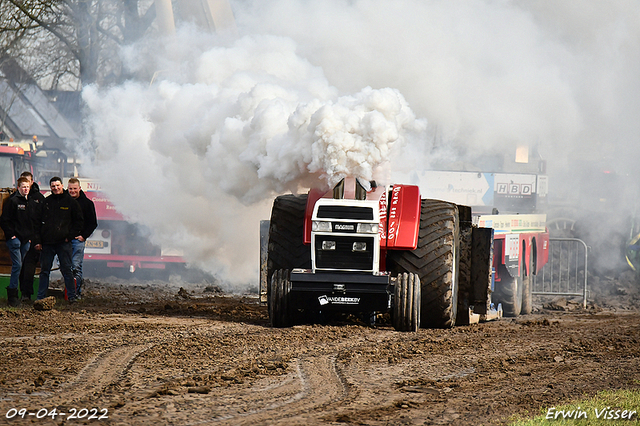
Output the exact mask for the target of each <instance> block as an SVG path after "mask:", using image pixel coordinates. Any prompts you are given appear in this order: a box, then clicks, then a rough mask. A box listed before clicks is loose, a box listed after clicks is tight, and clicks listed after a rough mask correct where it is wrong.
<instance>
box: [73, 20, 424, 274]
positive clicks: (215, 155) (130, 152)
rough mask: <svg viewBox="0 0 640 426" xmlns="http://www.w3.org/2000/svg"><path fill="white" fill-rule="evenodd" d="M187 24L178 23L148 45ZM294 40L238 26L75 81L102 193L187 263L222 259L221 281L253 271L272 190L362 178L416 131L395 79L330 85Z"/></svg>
mask: <svg viewBox="0 0 640 426" xmlns="http://www.w3.org/2000/svg"><path fill="white" fill-rule="evenodd" d="M195 35H196V34H194V33H193V32H192V30H191V29H184V31H180V32H179V33H178V35H177V36H176V38H174V39H171V40H168V41H167V42H168V43H169V46H163V47H160V46H156V48H157V49H158V50H155V52H158V51H162V52H164V53H167V52H171V51H172V48H173V47H175V46H180V45H188V44H189V43H191V39H192V38H193V37H194V36H195ZM212 40H214V39H212ZM178 50H179V49H177V48H176V49H175V51H178ZM295 50H296V46H295V43H293V42H292V40H291V39H288V38H283V37H274V36H260V37H258V36H245V37H242V38H240V39H238V40H235V41H233V42H231V43H230V44H229V45H228V46H215V45H214V46H209V47H208V48H207V49H205V50H202V51H195V50H194V51H192V52H190V53H191V54H192V55H193V56H192V57H188V58H184V57H183V55H177V57H175V58H174V60H173V61H171V59H170V58H169V55H168V54H163V55H162V56H161V57H162V60H161V61H155V63H157V64H158V66H160V65H161V66H162V68H161V70H162V71H161V72H160V73H157V74H156V76H155V81H154V82H153V83H152V84H149V82H129V83H127V84H125V85H123V86H121V87H112V88H108V89H104V90H99V89H97V88H95V87H88V88H87V89H85V91H84V99H85V101H86V103H87V105H88V107H89V109H90V111H91V114H90V115H89V122H88V124H89V126H90V129H91V135H92V139H91V141H92V143H93V144H94V146H95V150H96V155H95V160H94V162H93V163H92V165H91V166H90V170H91V173H92V174H94V175H95V176H99V177H100V179H101V181H102V182H103V186H104V188H105V190H106V191H107V193H108V194H109V196H110V198H111V199H112V201H113V202H114V203H115V204H116V206H117V207H118V208H119V209H120V210H121V211H122V212H123V213H124V214H125V215H126V216H127V217H129V218H131V219H132V220H133V221H136V222H140V223H143V224H146V225H148V226H150V227H151V228H152V229H153V230H154V235H155V236H156V238H160V239H161V240H162V243H163V244H164V245H166V244H171V245H172V246H174V247H177V248H181V249H183V250H185V251H186V253H187V258H188V259H190V260H191V261H192V262H194V263H196V264H198V265H199V266H202V267H205V268H208V269H209V270H211V271H214V272H220V270H221V268H223V271H224V272H226V271H225V270H224V268H227V269H228V272H229V273H228V274H227V275H228V277H227V278H228V279H229V280H234V281H235V280H240V281H242V280H245V281H246V280H247V279H248V274H254V273H255V271H256V270H257V269H256V268H257V255H253V256H252V254H254V253H256V252H255V248H256V247H257V245H256V242H257V237H258V227H257V224H258V219H259V218H261V217H262V218H268V216H269V213H268V206H269V205H270V203H271V201H272V199H273V197H274V196H275V195H277V194H278V193H282V192H284V191H286V190H292V191H296V190H297V189H298V188H299V187H305V186H306V187H311V186H316V187H318V186H324V187H327V188H329V187H331V186H333V185H334V184H335V183H337V182H338V181H339V180H340V179H342V178H343V177H345V176H357V177H362V178H364V179H367V180H370V179H373V178H374V173H375V171H376V168H377V167H378V166H379V165H381V164H382V163H384V162H385V161H387V160H388V157H389V152H390V151H391V150H392V149H393V148H394V146H395V145H401V144H403V143H409V142H408V141H410V140H412V139H415V140H416V141H417V140H424V135H425V130H426V122H425V121H424V120H417V119H416V117H415V115H414V114H413V112H412V111H411V109H410V108H409V106H408V105H407V102H406V101H405V99H404V98H403V96H402V95H401V94H400V93H399V92H398V91H397V90H395V89H389V88H384V89H372V88H370V87H364V88H363V89H362V90H360V91H358V92H356V93H354V94H347V95H343V96H339V95H338V90H337V89H335V88H334V87H332V86H331V85H330V84H329V83H328V81H327V80H326V78H325V77H324V75H323V73H322V70H321V69H320V68H318V67H315V66H313V65H311V64H310V63H309V61H307V60H306V59H304V58H302V57H300V56H298V55H297V54H296V51H295ZM129 54H130V55H132V56H135V57H138V58H139V57H141V56H142V57H144V56H145V53H144V52H138V51H137V50H136V49H133V51H131V52H129ZM149 60H150V61H152V62H153V58H149ZM184 60H186V61H187V66H185V63H184V62H183V61H184ZM414 143H415V142H414ZM260 202H264V203H260ZM256 203H257V204H258V205H259V206H261V207H263V208H259V209H256V208H254V207H252V208H244V207H243V204H244V205H254V204H256ZM264 207H267V208H264ZM258 213H259V214H258ZM230 256H231V257H230ZM236 268H237V269H236Z"/></svg>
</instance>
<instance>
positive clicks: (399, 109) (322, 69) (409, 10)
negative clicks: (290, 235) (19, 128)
mask: <svg viewBox="0 0 640 426" xmlns="http://www.w3.org/2000/svg"><path fill="white" fill-rule="evenodd" d="M231 5H232V7H233V9H234V13H235V17H236V20H237V26H238V31H239V34H240V35H239V36H237V37H236V38H230V37H229V38H228V37H227V36H224V35H217V36H213V35H206V34H203V33H199V32H198V31H196V30H194V29H189V28H182V29H181V30H180V31H179V32H178V36H177V37H176V38H175V39H173V40H146V42H145V44H141V45H138V46H134V47H132V48H129V49H126V50H125V51H123V57H124V58H125V60H126V62H127V65H128V67H129V69H130V70H131V71H132V73H136V74H137V75H142V74H143V73H142V72H143V71H145V70H146V72H147V75H148V78H147V80H146V81H143V82H140V81H139V80H138V82H131V83H128V84H126V85H123V86H121V87H113V88H109V89H104V90H98V89H96V88H87V89H86V90H85V93H84V98H85V100H86V101H87V103H88V105H89V108H90V113H89V116H88V124H89V125H90V129H91V135H92V144H93V146H94V147H95V148H96V149H97V154H96V156H95V161H94V162H93V163H92V166H91V168H90V172H91V173H92V174H94V175H95V176H96V177H99V178H101V179H102V180H103V182H104V184H105V186H106V188H107V190H108V192H109V194H110V196H111V198H112V199H113V201H114V202H115V203H116V204H117V206H118V208H120V209H121V210H122V211H123V212H124V213H125V214H126V215H128V216H129V217H131V218H132V219H134V220H137V221H140V222H142V223H145V224H147V225H149V226H150V227H151V228H152V229H153V230H154V233H155V235H156V237H157V238H158V239H160V240H161V241H162V242H170V243H172V244H173V245H177V246H179V247H180V248H183V249H185V250H186V253H187V257H188V259H189V260H191V261H193V262H194V263H197V264H198V265H199V266H204V267H206V268H207V269H209V270H211V271H215V272H220V273H222V274H225V277H226V278H227V279H229V280H231V281H236V282H243V283H244V282H247V281H254V280H255V279H256V277H257V265H258V259H257V234H258V225H257V221H258V219H265V218H268V216H269V208H270V204H271V199H272V198H273V196H274V195H275V194H276V193H282V192H286V191H297V190H298V189H299V188H301V187H309V186H316V185H318V184H323V185H325V186H328V185H330V184H331V183H333V182H335V181H336V180H337V179H339V178H340V177H341V176H344V175H345V174H355V175H360V176H362V177H365V178H370V177H372V176H373V177H380V176H378V175H379V174H380V172H379V170H380V167H379V166H381V165H383V166H384V167H385V168H386V169H387V173H386V174H384V175H383V176H382V178H383V180H384V179H385V178H388V177H389V176H391V175H392V172H393V170H396V169H398V170H399V169H403V168H404V169H407V168H414V167H427V166H428V165H429V164H431V163H433V162H439V163H442V162H443V161H445V160H446V161H457V160H464V161H471V160H473V159H475V158H477V157H478V156H481V155H484V154H486V153H489V152H503V153H505V154H509V155H511V153H513V152H514V151H515V147H516V146H518V145H528V146H530V147H532V148H534V149H532V152H533V151H534V150H535V151H536V152H538V153H539V154H540V155H541V156H542V157H543V158H544V159H546V160H547V163H548V171H549V174H550V175H551V176H552V180H551V188H550V191H551V192H553V191H554V185H555V187H556V188H558V187H559V185H560V183H561V181H560V180H558V179H556V180H553V176H554V175H555V176H561V175H562V174H563V173H566V172H568V173H567V174H569V175H573V176H576V175H577V173H576V168H577V167H578V165H579V164H580V163H578V162H576V160H577V159H588V160H591V161H598V160H599V159H602V158H603V157H606V158H608V159H609V160H610V162H612V163H615V164H618V165H620V167H621V168H622V169H625V166H630V165H633V163H634V162H635V159H637V158H638V154H640V144H637V142H636V139H637V137H638V135H639V134H640V120H637V116H638V111H640V80H638V78H637V76H638V75H639V74H640V73H639V72H640V4H639V3H637V2H633V1H627V0H617V1H612V2H607V3H606V4H605V3H598V2H595V3H594V2H592V1H588V0H583V1H573V2H561V3H559V2H545V1H515V0H514V1H507V0H452V1H447V2H441V1H423V0H398V1H394V2H386V1H383V0H357V1H347V0H326V1H322V2H308V1H302V0H273V1H269V2H259V1H254V0H244V1H241V0H237V1H234V0H231ZM412 111H413V112H412ZM414 112H415V114H414ZM416 117H417V118H416ZM425 119H428V121H429V128H426V120H425ZM434 135H436V136H435V137H434ZM386 160H391V162H389V163H385V161H386ZM376 168H377V169H376ZM635 169H637V167H634V168H628V169H627V170H635ZM377 170H378V171H377ZM632 173H636V172H635V171H633V172H632ZM377 174H378V175H377ZM635 176H637V173H636V174H635ZM636 180H638V179H636Z"/></svg>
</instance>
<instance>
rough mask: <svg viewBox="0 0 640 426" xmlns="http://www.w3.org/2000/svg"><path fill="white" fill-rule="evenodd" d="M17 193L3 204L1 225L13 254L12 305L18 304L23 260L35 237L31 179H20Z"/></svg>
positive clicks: (10, 295) (9, 289) (11, 254)
mask: <svg viewBox="0 0 640 426" xmlns="http://www.w3.org/2000/svg"><path fill="white" fill-rule="evenodd" d="M17 183H18V191H17V192H16V193H15V194H16V195H14V196H11V197H9V198H8V199H7V200H6V201H5V202H4V204H3V206H2V216H0V226H1V227H2V230H3V231H4V236H5V240H6V243H7V248H8V249H9V255H10V256H11V278H9V287H7V300H8V302H9V305H10V306H18V304H19V303H20V299H18V278H19V277H20V270H21V269H22V260H23V259H24V256H25V254H27V251H28V250H29V245H30V243H31V239H32V238H33V233H34V232H33V231H34V222H33V216H32V214H31V211H30V209H29V201H28V200H27V197H28V195H29V188H30V185H29V180H28V179H27V178H24V177H21V178H20V179H18V182H17Z"/></svg>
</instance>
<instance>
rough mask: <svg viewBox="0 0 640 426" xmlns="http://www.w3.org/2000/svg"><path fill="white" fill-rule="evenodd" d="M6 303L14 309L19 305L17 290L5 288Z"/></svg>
mask: <svg viewBox="0 0 640 426" xmlns="http://www.w3.org/2000/svg"><path fill="white" fill-rule="evenodd" d="M7 301H8V302H9V306H13V307H14V308H15V307H16V306H18V305H20V299H19V298H18V289H17V288H8V287H7Z"/></svg>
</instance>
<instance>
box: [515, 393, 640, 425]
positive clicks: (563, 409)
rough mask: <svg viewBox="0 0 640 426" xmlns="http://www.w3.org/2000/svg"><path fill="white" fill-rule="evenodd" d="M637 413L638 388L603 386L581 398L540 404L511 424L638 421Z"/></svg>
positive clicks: (639, 409)
mask: <svg viewBox="0 0 640 426" xmlns="http://www.w3.org/2000/svg"><path fill="white" fill-rule="evenodd" d="M639 414H640V390H637V389H636V390H617V391H609V390H606V391H601V392H598V393H597V394H596V395H595V396H593V397H591V398H589V399H586V400H583V401H578V402H573V403H570V404H565V405H560V406H557V407H543V408H541V409H540V415H538V416H536V417H534V418H533V419H527V420H525V419H519V420H516V421H515V422H513V423H511V426H540V425H544V426H552V425H553V426H558V425H569V424H570V425H575V426H587V425H589V426H590V425H615V424H625V425H628V424H639V423H640V416H639ZM623 416H624V418H623Z"/></svg>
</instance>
